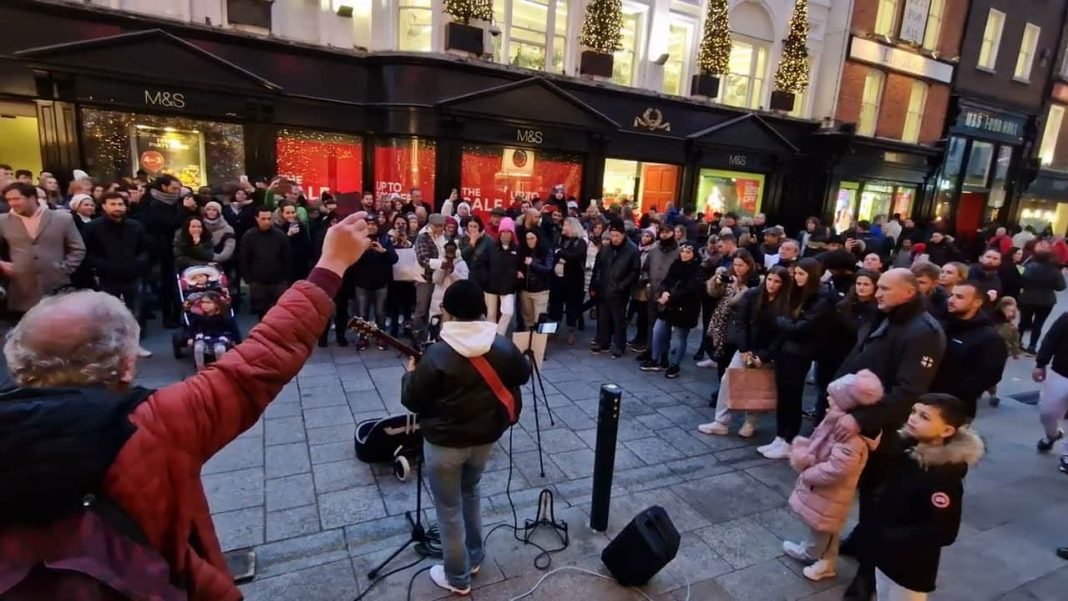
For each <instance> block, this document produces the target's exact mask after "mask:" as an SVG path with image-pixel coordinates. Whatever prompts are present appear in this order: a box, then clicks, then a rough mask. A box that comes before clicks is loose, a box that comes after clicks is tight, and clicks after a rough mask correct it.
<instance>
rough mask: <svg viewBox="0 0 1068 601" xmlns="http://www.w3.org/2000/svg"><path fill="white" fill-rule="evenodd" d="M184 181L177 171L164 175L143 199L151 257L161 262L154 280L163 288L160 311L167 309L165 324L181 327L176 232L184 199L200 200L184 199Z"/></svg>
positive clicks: (142, 218)
mask: <svg viewBox="0 0 1068 601" xmlns="http://www.w3.org/2000/svg"><path fill="white" fill-rule="evenodd" d="M181 193H182V182H181V181H180V180H179V179H178V178H176V177H174V176H173V175H167V174H163V175H160V176H159V177H157V178H156V179H155V181H153V182H152V186H151V187H150V188H149V189H148V197H149V198H148V201H147V202H145V201H142V203H141V210H140V216H139V218H140V219H141V223H142V224H143V225H144V226H145V230H146V231H147V232H148V238H149V252H150V260H151V262H152V264H153V265H159V281H157V282H153V283H154V284H156V285H157V287H158V288H159V304H160V311H161V312H162V313H163V326H164V327H166V328H176V327H178V314H179V303H178V288H177V284H176V282H175V275H176V273H175V270H174V232H176V231H177V230H178V228H180V227H182V219H183V217H184V216H185V214H186V210H183V208H182V202H187V203H192V204H193V206H194V207H196V203H195V202H194V201H193V200H192V198H191V197H187V198H185V199H184V200H180V199H179V197H180V195H181Z"/></svg>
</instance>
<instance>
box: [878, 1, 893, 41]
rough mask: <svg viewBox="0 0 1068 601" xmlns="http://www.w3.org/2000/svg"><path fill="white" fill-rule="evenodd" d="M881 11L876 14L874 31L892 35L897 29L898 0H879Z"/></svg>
mask: <svg viewBox="0 0 1068 601" xmlns="http://www.w3.org/2000/svg"><path fill="white" fill-rule="evenodd" d="M878 2H879V12H878V13H876V15H875V30H874V33H876V34H879V35H889V36H892V35H894V33H895V32H896V31H897V12H898V6H897V4H898V0H878Z"/></svg>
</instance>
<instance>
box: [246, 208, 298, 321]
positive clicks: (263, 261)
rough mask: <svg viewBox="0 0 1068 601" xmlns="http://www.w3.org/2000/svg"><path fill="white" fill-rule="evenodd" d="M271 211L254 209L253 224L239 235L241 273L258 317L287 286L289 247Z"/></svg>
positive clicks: (290, 260) (287, 238)
mask: <svg viewBox="0 0 1068 601" xmlns="http://www.w3.org/2000/svg"><path fill="white" fill-rule="evenodd" d="M273 216H274V214H273V213H272V212H271V210H270V209H268V208H267V207H260V208H259V209H257V211H256V228H255V229H251V230H249V231H247V232H245V235H244V237H242V239H241V245H240V247H241V254H240V255H239V257H238V261H239V263H240V265H241V277H243V278H244V279H245V281H246V282H248V290H249V296H250V297H251V305H252V311H253V313H256V314H257V315H258V316H259V317H260V318H261V319H262V318H263V315H264V313H266V312H267V310H268V309H270V308H271V307H273V306H274V304H275V302H277V301H278V298H279V297H280V296H282V293H283V292H285V291H286V288H288V287H289V281H288V277H289V272H290V266H291V263H292V256H291V254H292V251H291V250H290V248H289V236H287V235H286V234H285V233H283V232H282V230H280V229H278V228H276V227H274V223H272V219H273Z"/></svg>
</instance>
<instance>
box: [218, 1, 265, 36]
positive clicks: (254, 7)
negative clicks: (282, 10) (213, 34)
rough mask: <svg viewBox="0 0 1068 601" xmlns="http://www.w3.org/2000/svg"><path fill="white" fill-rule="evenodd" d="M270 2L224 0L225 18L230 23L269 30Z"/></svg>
mask: <svg viewBox="0 0 1068 601" xmlns="http://www.w3.org/2000/svg"><path fill="white" fill-rule="evenodd" d="M271 4H272V3H271V2H264V1H263V0H226V20H227V21H228V22H229V23H230V24H231V25H248V26H250V27H258V28H260V29H266V30H267V31H270V30H271Z"/></svg>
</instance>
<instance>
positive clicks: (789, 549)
mask: <svg viewBox="0 0 1068 601" xmlns="http://www.w3.org/2000/svg"><path fill="white" fill-rule="evenodd" d="M782 552H783V553H785V554H786V555H787V556H788V557H790V558H791V559H796V560H797V561H800V562H801V563H803V564H806V565H808V564H813V563H816V561H817V560H816V558H815V557H813V556H811V555H809V554H808V545H805V544H804V543H792V542H790V541H788V540H784V541H782Z"/></svg>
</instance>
